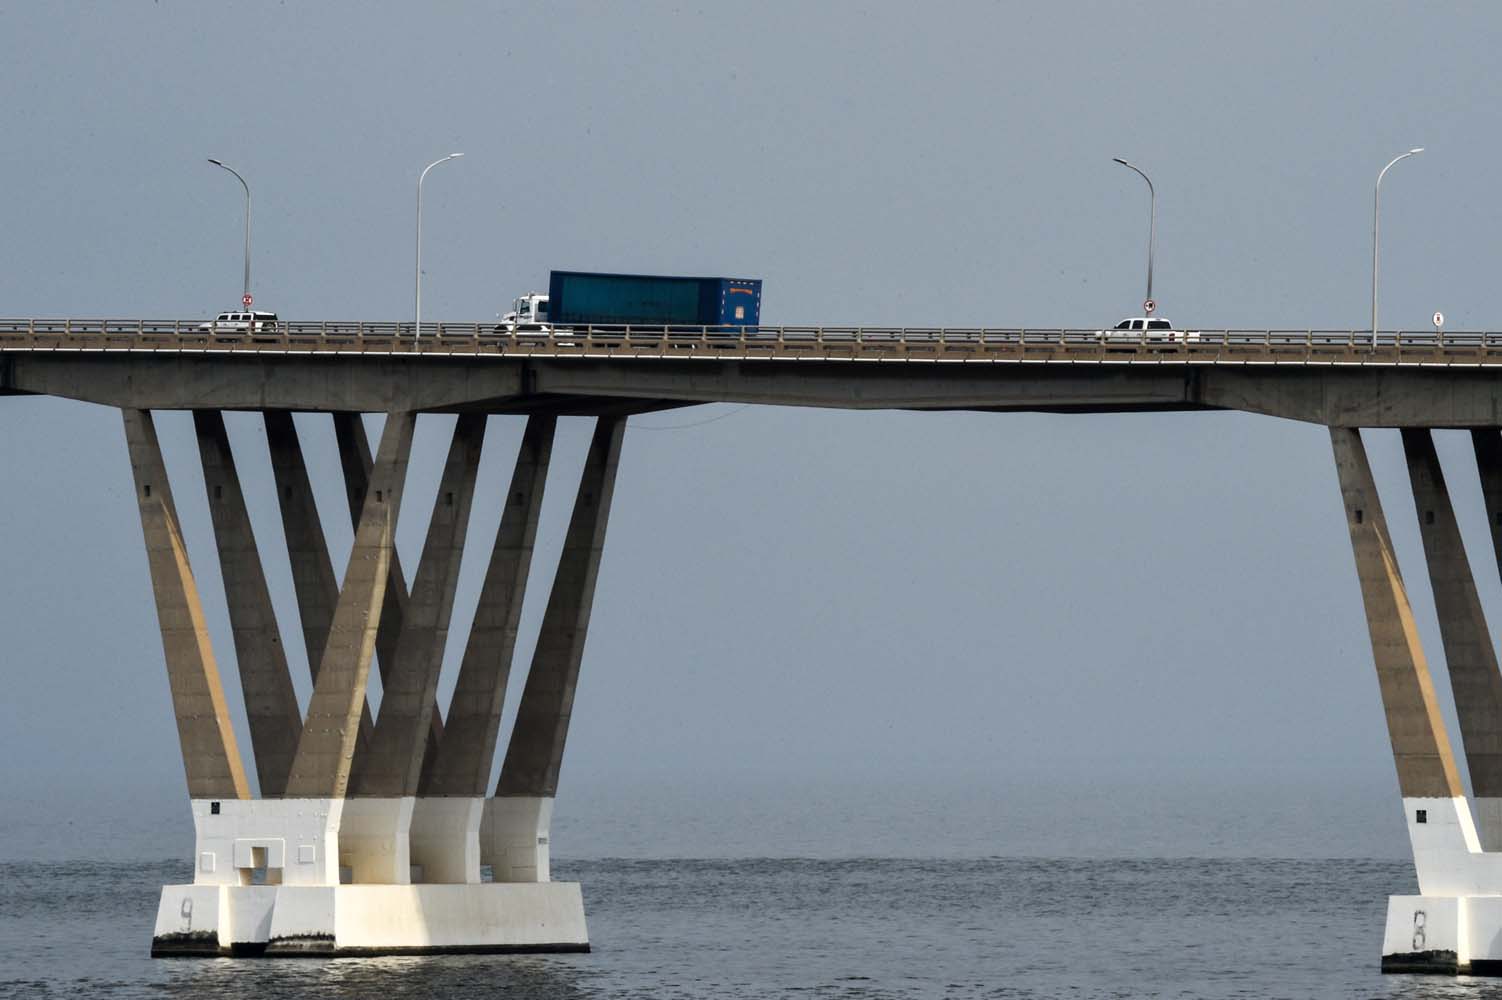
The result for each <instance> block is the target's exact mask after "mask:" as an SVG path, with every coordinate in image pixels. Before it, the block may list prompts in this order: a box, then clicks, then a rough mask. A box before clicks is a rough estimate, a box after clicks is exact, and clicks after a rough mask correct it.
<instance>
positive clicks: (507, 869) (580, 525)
mask: <svg viewBox="0 0 1502 1000" xmlns="http://www.w3.org/2000/svg"><path fill="white" fill-rule="evenodd" d="M625 431H626V418H625V417H600V418H598V420H597V421H596V423H595V432H594V437H593V438H592V439H591V441H590V445H589V454H588V456H587V457H586V458H585V461H584V474H583V476H582V477H581V479H580V481H579V493H578V496H577V497H576V499H575V501H574V513H573V516H572V518H571V519H570V520H569V526H568V534H567V535H565V536H564V542H563V554H562V556H561V557H560V558H559V561H558V572H557V575H556V576H555V577H554V579H553V590H552V593H551V595H550V596H549V598H548V606H547V610H546V611H545V612H544V614H543V621H542V629H541V631H540V632H539V634H538V639H537V649H536V651H535V653H534V654H533V657H532V667H531V669H530V670H529V671H528V673H527V683H526V686H525V687H524V688H523V689H522V698H521V703H520V704H519V705H518V707H517V716H516V726H515V728H514V729H513V730H512V732H511V742H510V744H509V745H508V747H507V749H506V759H505V762H504V763H503V764H502V765H501V778H500V781H499V782H498V783H497V785H496V798H495V799H493V800H492V803H491V804H490V805H489V806H488V808H490V809H491V810H492V814H491V815H489V816H487V817H486V830H487V831H488V832H489V833H490V838H489V841H490V842H489V844H488V848H489V849H488V852H487V851H486V847H487V845H486V844H485V843H484V838H483V836H482V854H488V856H489V858H490V861H491V864H492V866H493V867H494V869H495V877H496V880H497V881H506V882H520V881H537V882H546V881H548V879H549V871H548V869H549V844H548V842H549V835H548V825H549V823H550V819H551V814H552V803H553V797H554V795H556V794H557V791H558V773H559V769H560V767H561V766H562V763H563V748H564V743H565V742H566V741H567V739H568V724H569V718H570V715H571V714H572V712H573V705H574V690H575V687H576V686H577V684H578V680H579V665H580V663H581V661H582V660H583V657H584V641H585V637H586V635H587V633H588V631H589V615H590V610H591V608H592V606H593V603H594V592H595V581H596V579H597V577H598V575H599V570H600V555H601V553H602V551H603V550H604V546H605V526H606V523H607V522H608V520H609V517H610V501H611V497H612V495H613V494H614V492H615V473H616V466H617V464H618V463H619V461H620V452H621V441H622V438H623V437H624V435H625Z"/></svg>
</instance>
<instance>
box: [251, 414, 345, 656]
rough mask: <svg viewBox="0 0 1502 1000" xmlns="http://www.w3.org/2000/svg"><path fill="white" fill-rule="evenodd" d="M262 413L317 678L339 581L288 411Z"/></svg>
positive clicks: (305, 641)
mask: <svg viewBox="0 0 1502 1000" xmlns="http://www.w3.org/2000/svg"><path fill="white" fill-rule="evenodd" d="M263 416H264V418H265V421H266V447H267V450H268V451H270V453H271V473H272V475H273V476H274V477H275V479H276V500H277V504H278V505H279V507H280V508H281V512H282V531H283V533H284V534H285V535H286V536H287V556H288V560H289V562H290V563H291V567H292V588H293V590H294V591H296V593H297V607H298V611H299V612H300V613H301V617H302V632H303V645H304V646H305V647H306V648H307V651H308V666H309V668H310V669H311V671H312V674H313V680H314V681H317V680H318V663H319V660H320V659H321V658H322V657H323V648H324V646H326V645H327V644H328V641H329V627H330V626H331V625H332V624H333V622H334V606H335V605H336V604H338V603H339V579H338V577H337V576H335V574H334V562H333V560H332V559H331V558H330V557H329V546H328V540H327V538H326V537H325V536H324V533H323V522H322V520H321V519H320V518H319V516H318V505H317V503H316V502H315V501H314V499H313V484H312V482H311V480H310V479H309V477H308V466H307V462H306V461H305V460H304V459H303V453H302V444H301V442H300V441H299V439H298V436H297V425H296V424H294V423H293V421H292V414H291V413H288V412H287V411H286V410H268V411H266V413H265V414H263Z"/></svg>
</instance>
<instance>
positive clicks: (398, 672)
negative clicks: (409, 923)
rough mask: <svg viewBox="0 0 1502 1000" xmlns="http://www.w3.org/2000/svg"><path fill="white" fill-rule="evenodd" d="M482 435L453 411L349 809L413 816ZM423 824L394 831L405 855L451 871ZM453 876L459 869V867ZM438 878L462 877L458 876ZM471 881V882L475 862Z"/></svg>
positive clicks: (471, 420)
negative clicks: (408, 592)
mask: <svg viewBox="0 0 1502 1000" xmlns="http://www.w3.org/2000/svg"><path fill="white" fill-rule="evenodd" d="M484 441H485V416H484V415H483V414H465V415H462V416H460V417H459V419H458V422H457V423H456V424H455V425H454V437H453V443H452V445H451V446H450V448H449V453H448V460H447V462H446V463H445V465H444V469H443V477H442V479H441V480H440V481H439V484H438V496H437V497H436V499H435V501H434V504H433V517H432V520H431V521H430V522H429V524H428V533H427V539H426V541H425V542H424V544H423V550H422V559H421V561H420V562H419V563H418V567H417V576H416V577H414V578H413V581H412V593H411V595H410V598H409V599H408V601H407V613H406V616H405V617H404V618H403V620H402V633H401V640H400V642H398V644H397V650H396V660H395V662H394V663H393V664H392V665H391V669H390V671H389V672H388V673H387V679H386V686H385V692H384V694H383V695H382V698H381V712H380V716H379V718H377V720H376V726H375V732H374V733H373V734H372V736H371V740H370V751H369V753H368V754H366V756H365V757H364V758H363V759H362V760H361V761H359V762H358V763H357V765H356V768H355V777H354V780H353V782H352V783H351V790H352V792H353V794H355V795H358V796H360V797H361V801H360V802H359V803H358V804H356V803H351V804H350V807H349V808H355V809H358V810H360V811H361V812H372V813H381V812H385V813H386V814H387V815H402V814H405V813H407V812H408V810H411V815H413V816H414V817H416V803H415V801H414V797H415V796H416V795H417V791H418V783H419V780H420V778H421V776H422V768H423V758H424V756H425V754H426V752H427V743H428V736H429V733H430V732H431V729H432V725H431V720H432V715H433V711H434V709H435V707H436V705H437V691H438V674H439V671H440V669H441V668H442V666H443V650H444V646H445V644H446V642H447V639H448V628H449V619H450V617H451V616H452V612H453V607H454V591H455V589H456V588H457V586H458V583H459V564H460V558H461V556H462V555H463V552H464V540H465V536H466V534H467V530H468V526H469V512H470V504H471V501H472V500H473V498H474V490H475V474H476V472H477V471H478V470H479V465H480V449H481V447H482V445H483V444H484ZM346 815H348V813H346ZM427 826H428V824H427V823H426V822H425V821H424V819H423V818H417V819H416V825H415V827H413V828H412V832H409V830H408V829H400V830H398V831H397V832H396V836H397V838H398V839H402V838H405V839H406V840H407V842H408V844H409V845H410V860H411V862H412V863H415V864H418V865H421V866H423V869H424V875H425V877H426V876H428V875H429V874H430V873H432V872H441V873H442V874H443V875H446V876H448V875H452V874H453V872H451V871H450V866H449V864H448V862H449V861H450V860H451V859H450V858H449V857H448V856H447V854H446V852H444V851H443V850H442V849H441V846H442V845H441V844H434V843H432V838H430V837H428V836H426V832H427ZM459 874H460V875H461V876H462V874H463V872H462V866H461V870H460V873H459ZM429 880H431V879H429ZM445 881H461V882H462V881H468V880H467V879H465V878H463V877H459V878H445ZM474 881H479V869H478V866H477V867H476V870H475V879H474Z"/></svg>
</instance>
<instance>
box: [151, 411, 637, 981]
mask: <svg viewBox="0 0 1502 1000" xmlns="http://www.w3.org/2000/svg"><path fill="white" fill-rule="evenodd" d="M334 419H335V429H336V436H337V438H338V440H339V441H340V442H341V456H342V461H341V465H342V469H341V472H342V473H343V485H344V488H345V491H346V495H347V496H348V498H349V501H350V505H351V510H352V512H353V513H354V515H355V541H354V546H353V548H352V550H351V554H350V558H349V562H348V565H347V567H346V569H345V572H344V575H343V579H342V581H341V582H339V583H336V582H335V580H334V573H333V567H332V564H331V562H330V560H329V556H328V545H327V541H326V539H325V538H324V536H323V532H322V528H321V525H320V522H319V518H318V513H317V509H316V505H315V503H314V501H313V492H312V485H311V479H310V476H309V473H308V469H307V466H306V463H305V461H304V459H303V457H302V449H301V447H300V444H299V441H298V436H297V430H296V428H295V426H294V425H293V422H292V418H291V415H290V414H288V413H285V412H273V413H268V414H267V415H266V426H267V443H268V450H269V457H270V462H271V469H272V474H273V477H274V478H275V481H276V484H277V495H278V503H279V505H280V508H281V514H282V520H283V525H284V528H285V531H286V538H287V546H288V560H289V566H290V567H291V569H292V573H293V579H294V586H295V589H296V590H297V595H298V607H299V612H300V614H301V616H302V622H301V632H302V637H303V642H304V644H305V646H306V648H307V650H308V653H309V665H310V667H311V670H312V674H313V682H314V686H313V693H312V696H311V698H310V700H309V704H308V707H307V711H306V713H305V715H304V713H301V712H300V711H299V709H298V705H297V701H296V698H295V695H294V694H293V689H292V685H291V677H290V673H289V671H288V667H287V661H286V656H285V652H284V650H283V648H282V646H281V641H282V640H281V634H280V630H279V627H278V624H277V622H276V619H275V615H274V614H273V613H272V610H271V605H270V597H269V592H268V589H267V586H266V576H265V570H264V568H263V566H262V564H261V559H260V553H259V551H258V549H257V546H256V542H255V536H254V533H253V531H252V529H251V524H250V518H249V514H248V512H247V510H246V507H245V501H244V496H243V494H242V491H241V488H240V480H241V475H242V474H241V472H240V471H239V469H238V466H237V462H236V458H235V455H234V452H233V450H232V449H231V447H230V445H229V438H228V435H227V433H226V431H225V426H224V421H223V418H222V416H221V415H220V414H219V413H218V412H216V411H198V412H196V413H195V414H194V424H195V429H196V432H197V438H198V444H199V452H200V457H201V459H202V462H203V467H204V482H205V486H206V488H207V490H208V502H209V508H210V512H211V514H212V519H213V523H214V531H215V541H216V549H217V553H218V555H219V558H220V562H221V564H222V570H223V577H224V581H225V597H226V603H227V606H228V608H229V611H230V618H231V624H232V632H233V639H234V643H235V648H236V662H237V664H238V666H239V669H240V672H241V683H242V689H243V692H244V696H245V699H246V705H247V710H248V713H249V717H250V721H251V732H252V742H253V744H254V749H255V753H256V767H257V773H258V775H259V776H260V780H261V796H260V797H259V798H251V796H250V791H249V784H248V781H247V779H246V775H245V772H244V768H243V767H242V766H241V765H240V762H239V755H238V750H237V749H236V747H235V744H234V732H233V728H232V726H231V724H230V721H229V714H228V709H227V706H226V701H225V698H224V693H223V691H222V689H221V686H220V681H219V677H218V673H217V669H216V667H215V661H214V658H213V651H212V649H211V648H210V641H209V636H208V631H207V628H206V626H205V625H204V621H203V614H202V609H201V607H200V604H199V598H198V593H197V589H196V584H195V583H194V580H193V576H192V572H191V569H190V568H189V565H188V559H187V551H186V547H185V546H184V545H183V544H182V537H181V531H180V529H179V528H178V526H177V520H176V510H175V508H174V506H173V503H172V494H171V490H170V487H169V486H168V483H167V478H166V468H165V464H164V463H163V461H162V458H161V453H160V448H159V446H158V445H157V442H156V437H155V432H154V427H153V424H152V421H151V417H150V415H149V414H148V413H144V412H141V411H134V410H130V411H126V412H125V427H126V436H127V441H128V443H129V445H130V454H131V463H132V469H133V471H134V475H135V479H136V483H137V487H136V488H137V492H138V494H139V496H140V509H141V519H142V528H143V532H144V537H145V539H146V548H147V555H148V562H149V564H150V567H151V573H152V583H153V590H154V592H155V594H156V598H157V605H158V612H159V617H160V620H161V623H162V637H163V648H164V651H165V653H166V659H167V665H168V675H169V679H170V681H171V686H172V690H173V699H174V706H175V709H176V712H177V715H178V721H179V732H180V734H181V736H182V745H183V761H184V766H185V768H186V770H187V773H188V778H189V793H190V797H191V799H192V809H193V817H194V826H195V845H196V846H195V850H194V878H193V881H192V882H191V883H190V884H186V885H176V886H165V887H163V890H162V897H161V901H160V903H159V906H158V913H157V922H156V929H155V933H154V936H153V943H152V953H153V954H154V955H224V954H231V955H240V954H264V955H364V954H406V953H423V952H434V951H539V950H553V951H557V950H562V951H571V950H585V949H587V948H588V946H589V937H588V931H587V928H586V925H585V920H584V908H583V897H582V895H581V893H580V890H579V887H578V886H577V885H574V884H568V883H554V882H552V881H551V880H550V872H549V866H548V862H547V842H548V822H549V819H550V817H551V814H552V808H551V807H552V793H553V791H554V790H556V784H557V761H556V758H557V756H559V755H561V753H562V736H563V734H564V733H565V732H566V729H567V722H568V707H569V705H570V704H571V702H572V698H571V697H569V698H567V699H564V700H562V701H560V700H558V699H557V698H556V697H551V696H550V697H549V698H544V699H542V700H539V698H538V696H536V695H534V696H533V698H532V700H531V701H530V702H525V703H526V704H529V705H530V708H529V709H528V714H529V718H531V719H533V720H534V721H533V725H534V727H536V728H537V730H538V731H539V732H546V733H548V734H549V735H548V737H547V738H546V739H542V740H541V741H540V742H539V740H538V739H537V738H528V739H527V740H526V741H524V745H525V746H526V747H528V748H529V749H530V750H531V751H532V752H533V753H534V754H536V753H541V754H542V755H543V758H545V759H548V760H551V761H552V764H551V770H550V772H549V773H550V774H551V778H550V779H549V780H550V784H549V793H548V795H547V796H546V797H545V798H541V797H537V796H533V797H531V798H525V797H523V798H515V799H507V800H504V801H506V802H508V803H512V805H513V808H509V809H507V810H502V813H503V818H502V820H501V821H500V823H499V829H500V830H502V831H503V832H502V834H501V835H500V836H502V838H503V839H509V840H516V839H518V838H520V839H521V840H524V841H525V843H522V844H519V845H518V850H517V851H516V852H514V853H515V855H516V857H515V860H514V862H509V863H503V864H501V865H499V866H497V868H496V870H495V876H496V877H495V879H494V880H493V881H488V882H487V881H483V880H482V869H481V849H482V848H481V830H482V826H484V825H485V824H486V820H487V817H493V816H494V814H495V812H496V811H495V810H494V809H493V808H492V809H490V810H487V808H486V803H487V801H495V800H486V799H485V798H484V794H485V784H486V781H487V779H488V776H489V774H490V771H491V768H492V766H493V762H494V755H495V748H496V745H497V741H498V730H499V723H500V714H501V707H502V700H503V697H504V692H505V686H506V676H507V674H508V673H509V667H510V661H511V655H512V650H513V648H514V646H515V642H516V632H517V627H518V622H519V616H520V608H521V600H522V596H523V594H524V593H525V586H526V579H527V575H528V571H529V567H530V563H531V558H532V546H533V540H534V538H535V535H536V530H537V519H538V512H539V510H540V507H541V503H542V496H543V483H544V481H545V479H546V475H547V469H548V462H549V456H550V453H551V447H552V438H553V430H554V426H555V423H556V421H555V419H554V418H552V417H534V418H530V419H529V420H528V422H527V430H526V432H525V434H524V436H523V442H522V447H521V450H520V453H519V455H518V458H517V463H516V470H515V473H514V474H513V477H512V482H511V486H510V489H509V491H508V493H507V494H506V496H505V497H504V498H502V518H501V527H500V530H499V532H498V535H497V539H496V544H495V548H494V551H493V553H492V558H491V560H490V564H489V566H488V569H487V576H486V583H485V586H484V590H483V592H482V595H481V600H480V613H479V615H478V616H477V623H476V628H475V629H474V631H473V633H472V634H471V635H470V636H468V637H466V638H465V642H466V647H465V649H466V655H465V660H464V666H463V667H462V668H461V678H460V684H459V692H458V694H457V695H456V702H457V706H458V707H457V708H456V709H455V717H456V719H457V720H459V725H458V727H457V729H455V730H454V731H453V733H452V734H446V732H445V728H444V726H443V724H442V715H441V713H440V712H439V710H438V705H437V695H436V692H437V689H438V681H439V672H440V669H441V666H442V662H443V654H444V649H445V648H446V645H447V642H448V639H449V623H450V617H451V614H452V611H453V602H454V594H455V590H456V587H457V584H458V579H459V571H460V565H461V561H462V557H463V552H464V547H465V540H466V537H467V532H468V526H469V522H470V515H471V510H472V504H473V502H474V491H475V481H476V476H477V473H478V469H479V463H480V455H481V450H482V447H483V444H484V436H485V429H486V420H487V418H486V417H485V416H484V415H483V414H465V415H461V416H460V417H459V418H458V420H457V422H456V424H455V428H454V434H453V440H452V444H451V446H450V449H449V454H448V459H447V461H446V463H445V466H444V471H443V475H442V478H441V480H440V482H439V485H438V492H437V496H436V498H435V503H434V506H433V511H432V515H431V518H430V520H429V522H428V525H427V532H426V540H425V543H424V546H423V551H422V558H421V559H420V561H419V563H418V568H417V574H416V576H415V577H414V578H413V583H412V590H411V592H410V593H408V591H407V589H406V586H405V584H404V582H403V581H402V580H401V579H400V577H399V576H398V573H399V570H398V568H397V559H396V549H395V528H396V523H397V519H398V517H399V516H400V511H401V507H402V500H403V495H404V492H405V482H406V472H407V463H408V457H409V455H410V452H411V448H412V439H413V431H414V428H415V423H416V417H415V415H414V414H411V413H392V414H389V415H388V416H387V420H386V426H385V429H384V431H383V433H382V437H381V442H380V447H379V448H378V449H377V453H376V455H375V456H374V458H373V459H372V458H371V457H370V455H369V450H368V447H366V445H365V439H364V430H363V428H362V427H361V426H360V423H359V417H358V416H357V415H352V414H342V415H338V416H336V417H335V418H334ZM623 423H624V420H623V419H622V418H613V419H610V420H606V421H602V422H601V429H599V430H597V433H596V440H595V445H594V447H592V448H591V452H590V456H589V459H588V461H587V462H586V467H585V473H584V478H583V480H582V482H581V486H580V495H579V496H580V498H579V502H578V503H577V504H576V509H575V512H574V522H575V526H574V527H573V528H571V531H570V542H569V545H568V546H566V552H565V560H564V563H565V567H566V568H564V569H561V570H560V572H559V574H558V575H559V579H560V583H559V584H558V585H557V586H555V600H556V601H557V602H559V608H560V609H562V617H560V616H559V615H560V612H554V613H553V615H552V621H553V624H552V626H551V628H552V629H553V632H554V638H553V639H551V640H549V641H548V642H547V643H546V644H545V645H546V646H547V648H548V649H550V650H555V651H556V652H554V653H550V654H548V655H545V656H543V657H542V660H541V662H543V663H544V664H545V666H544V667H543V668H542V669H540V670H538V677H539V678H545V679H546V678H551V679H552V680H551V681H549V682H548V683H547V684H543V682H542V681H539V682H538V684H539V685H541V686H542V687H544V688H546V689H547V690H548V691H549V692H552V691H555V690H557V689H558V685H557V680H558V678H559V677H560V676H562V677H563V678H564V680H566V682H567V687H568V690H569V693H570V695H571V692H572V684H573V678H577V674H578V667H579V660H580V658H581V657H582V651H583V632H584V627H585V626H587V620H588V615H589V604H590V600H591V597H592V593H593V580H594V573H595V572H596V571H597V568H598V560H599V548H600V545H601V544H602V542H603V529H604V520H605V516H606V513H607V512H608V509H609V498H610V491H611V486H612V484H613V480H614V471H615V463H616V460H617V459H616V456H617V455H618V452H619V446H620V440H621V432H622V425H623ZM393 606H395V607H396V610H395V611H390V608H391V607H393ZM564 623H572V624H570V625H569V626H568V628H569V629H570V630H571V631H573V632H576V633H577V634H573V635H571V637H568V638H565V636H564V634H563V633H562V632H559V631H558V629H559V628H560V627H561V626H562V625H563V624H564ZM383 635H384V636H385V641H386V646H387V647H388V648H387V649H386V650H383V648H382V642H383V640H382V636H383ZM383 655H384V656H385V657H386V660H385V662H384V663H383V664H382V666H383V668H384V669H383V675H384V676H383V697H382V701H381V707H380V711H379V713H378V714H377V716H376V718H375V719H374V720H373V721H372V720H371V713H370V709H369V707H368V704H367V699H366V689H367V685H368V681H369V676H370V671H371V666H372V664H373V663H375V662H377V658H378V657H380V656H383ZM560 670H562V674H561V675H560V674H559V671H560ZM536 686H537V685H534V687H536ZM524 701H525V700H524ZM549 712H552V713H554V717H553V718H552V719H551V720H549V719H548V718H547V714H548V713H549ZM447 735H452V740H451V741H450V740H449V739H447V738H446V736H447ZM539 844H540V845H541V854H540V858H539Z"/></svg>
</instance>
